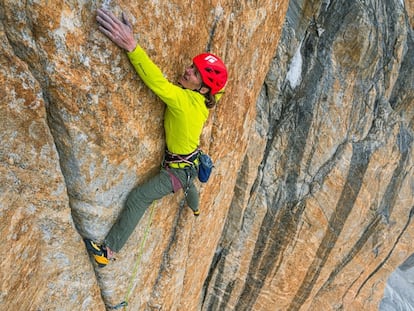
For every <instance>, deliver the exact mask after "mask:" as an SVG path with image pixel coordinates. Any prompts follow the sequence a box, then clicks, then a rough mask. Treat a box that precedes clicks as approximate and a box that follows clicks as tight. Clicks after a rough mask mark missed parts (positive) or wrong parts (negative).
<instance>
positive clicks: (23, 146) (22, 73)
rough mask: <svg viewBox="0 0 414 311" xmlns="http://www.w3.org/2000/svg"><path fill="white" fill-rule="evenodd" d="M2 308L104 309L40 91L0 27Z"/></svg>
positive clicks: (0, 258)
mask: <svg viewBox="0 0 414 311" xmlns="http://www.w3.org/2000/svg"><path fill="white" fill-rule="evenodd" d="M0 41H1V42H2V43H1V45H0V64H1V69H0V97H1V105H0V120H1V122H0V124H1V125H0V126H1V131H0V133H1V134H0V137H1V148H0V177H1V178H0V217H1V224H0V237H1V238H0V242H1V243H0V244H1V248H2V251H1V255H0V284H1V289H0V309H1V310H81V309H82V310H97V309H99V308H101V310H102V309H103V308H104V305H103V303H102V299H101V298H100V291H99V288H98V286H97V284H96V281H95V275H94V272H93V268H92V265H91V264H90V262H89V260H88V257H87V254H86V251H85V249H84V246H83V242H82V240H81V238H80V236H79V235H78V234H77V232H76V230H75V227H74V225H73V222H72V218H71V215H70V208H69V200H68V196H67V192H66V191H67V189H66V186H65V182H64V179H63V175H62V173H61V171H60V167H59V159H58V154H57V152H56V148H55V145H54V143H53V138H52V135H51V134H50V131H49V127H48V125H47V123H46V110H45V103H44V100H43V96H42V89H41V88H40V86H39V83H38V82H37V81H36V79H35V78H34V77H33V75H32V74H31V72H30V70H29V69H28V67H27V65H26V64H25V63H24V62H22V61H21V60H20V59H19V58H18V57H16V56H15V55H14V53H13V50H12V48H11V47H10V45H8V43H7V37H6V36H5V33H4V29H3V25H2V24H0Z"/></svg>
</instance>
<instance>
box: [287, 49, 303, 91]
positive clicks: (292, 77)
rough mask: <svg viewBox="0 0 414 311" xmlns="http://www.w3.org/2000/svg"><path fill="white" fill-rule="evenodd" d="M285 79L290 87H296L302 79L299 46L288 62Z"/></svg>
mask: <svg viewBox="0 0 414 311" xmlns="http://www.w3.org/2000/svg"><path fill="white" fill-rule="evenodd" d="M286 79H287V80H288V81H289V83H290V85H291V87H292V88H296V87H297V86H298V85H299V84H300V82H301V81H302V54H300V46H299V47H298V49H297V50H296V53H295V55H294V56H293V58H292V60H291V62H290V65H289V71H288V73H287V75H286Z"/></svg>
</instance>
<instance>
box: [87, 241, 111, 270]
mask: <svg viewBox="0 0 414 311" xmlns="http://www.w3.org/2000/svg"><path fill="white" fill-rule="evenodd" d="M83 241H84V242H85V245H86V249H87V250H88V251H89V252H91V253H92V255H93V258H94V259H95V262H96V263H97V264H98V266H99V267H100V268H103V267H105V266H106V265H107V264H108V263H109V259H108V257H107V254H106V251H105V250H104V249H102V247H101V246H99V245H98V244H96V243H95V242H94V241H92V240H90V239H84V240H83Z"/></svg>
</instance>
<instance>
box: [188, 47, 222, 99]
mask: <svg viewBox="0 0 414 311" xmlns="http://www.w3.org/2000/svg"><path fill="white" fill-rule="evenodd" d="M193 63H194V65H196V67H197V69H198V71H199V72H200V74H201V79H202V80H203V82H204V84H205V85H207V86H208V87H209V88H210V90H211V95H214V94H216V93H217V92H218V91H220V90H221V89H222V88H223V87H224V86H225V85H226V82H227V69H226V66H225V65H224V63H223V61H222V60H221V59H220V58H219V57H218V56H216V55H214V54H211V53H202V54H200V55H197V56H196V57H194V58H193Z"/></svg>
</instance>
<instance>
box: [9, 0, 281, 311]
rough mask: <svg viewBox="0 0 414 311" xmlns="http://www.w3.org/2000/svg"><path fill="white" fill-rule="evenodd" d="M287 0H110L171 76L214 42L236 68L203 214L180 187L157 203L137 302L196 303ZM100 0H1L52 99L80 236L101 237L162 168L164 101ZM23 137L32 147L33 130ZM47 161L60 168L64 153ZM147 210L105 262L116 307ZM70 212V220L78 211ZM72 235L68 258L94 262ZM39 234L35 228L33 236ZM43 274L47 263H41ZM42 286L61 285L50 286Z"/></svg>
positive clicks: (16, 47) (216, 126) (52, 122)
mask: <svg viewBox="0 0 414 311" xmlns="http://www.w3.org/2000/svg"><path fill="white" fill-rule="evenodd" d="M287 2H288V1H287V0H284V1H273V0H272V1H270V0H268V1H263V2H262V3H260V4H258V3H255V2H252V1H242V2H240V1H187V2H183V1H146V2H145V3H139V4H133V3H130V2H129V1H119V2H112V1H104V2H103V4H104V6H107V7H108V8H110V9H113V10H114V11H115V12H116V14H119V13H120V12H121V10H125V11H126V13H127V14H128V15H129V16H130V17H131V19H132V23H133V25H134V27H135V29H136V32H137V34H138V38H139V42H140V43H141V45H142V46H143V47H144V48H145V49H146V50H147V51H148V53H149V55H150V56H151V57H152V58H153V60H154V61H155V62H156V63H157V64H158V65H159V66H160V67H161V68H162V69H163V70H164V72H165V74H166V75H167V76H168V77H170V79H172V80H175V77H176V76H177V75H178V74H181V73H182V70H183V68H184V67H185V66H187V65H188V63H189V62H190V61H191V58H192V57H193V56H194V55H195V54H197V53H200V52H203V51H204V50H205V49H206V47H207V46H209V47H210V48H211V51H212V52H214V53H217V54H219V55H220V56H222V57H223V59H224V60H225V61H226V63H227V64H228V67H229V69H230V77H231V79H230V81H229V85H228V88H227V92H228V94H231V96H227V95H225V97H224V98H223V100H222V102H221V104H220V106H219V107H218V109H216V110H215V111H213V112H212V115H211V119H210V120H209V124H208V126H207V128H206V131H205V134H204V138H203V148H204V149H205V150H206V151H209V152H210V153H211V154H212V156H213V157H214V158H215V159H216V170H215V171H216V172H215V176H214V177H213V180H212V182H211V183H209V184H208V185H206V186H204V187H202V188H203V189H202V193H201V200H202V216H201V217H200V218H199V219H197V220H195V219H194V217H193V216H192V214H191V213H190V212H189V211H188V210H187V209H186V208H179V201H180V199H181V197H182V195H178V196H175V197H172V196H171V197H168V198H166V199H164V200H162V201H160V202H157V203H156V204H155V205H154V208H155V209H154V218H153V225H152V227H151V231H150V233H149V236H148V241H147V245H146V247H145V252H144V254H143V258H142V262H141V263H140V265H139V267H138V275H139V277H137V278H132V281H133V282H132V284H131V285H132V289H133V291H132V292H131V296H130V304H131V305H132V306H134V309H143V308H155V309H157V308H162V309H164V310H195V309H197V308H199V304H200V302H201V300H202V287H203V283H204V280H205V279H206V277H207V274H208V271H209V266H210V263H211V259H212V258H213V255H214V251H215V248H216V246H217V243H218V240H219V238H220V234H221V231H222V228H223V224H224V219H225V217H226V214H227V212H228V206H229V204H230V201H231V198H232V195H233V194H232V193H233V188H234V184H235V181H236V175H237V171H238V169H239V166H240V159H241V158H242V156H243V153H244V152H245V149H246V145H247V141H248V137H247V135H246V134H247V133H248V131H249V129H250V127H251V120H252V119H253V117H254V114H255V109H254V108H255V105H254V103H255V100H256V97H257V94H258V93H259V91H260V87H261V85H262V83H263V81H264V78H265V75H266V72H267V70H268V67H269V63H270V61H271V59H272V56H273V54H274V51H275V48H276V45H277V40H278V38H279V36H280V33H281V27H282V24H283V20H284V16H285V13H286V9H287ZM97 7H98V4H97V3H95V2H84V1H57V2H51V1H33V2H24V3H22V2H17V1H1V16H2V24H3V25H4V27H5V33H6V35H7V39H8V42H9V43H10V45H11V46H12V49H11V48H10V47H7V49H8V51H9V53H10V54H14V55H15V57H17V58H19V59H21V60H22V62H24V63H25V64H26V65H27V69H26V71H27V73H28V74H31V75H32V76H33V77H34V79H35V80H36V81H37V82H36V83H37V84H38V85H39V91H38V92H39V96H40V98H41V99H42V100H44V101H45V104H46V107H47V116H48V124H49V126H50V131H51V133H52V135H53V137H54V141H55V144H56V147H57V149H58V152H59V157H60V158H59V160H60V167H61V170H62V173H63V175H64V177H65V184H63V180H61V181H60V186H61V187H62V191H63V192H65V190H67V193H68V195H69V203H70V207H71V210H72V216H73V219H74V223H75V225H76V227H77V229H78V230H79V233H80V234H81V235H83V236H88V237H92V238H95V239H102V238H103V237H104V236H105V234H106V232H107V231H108V230H109V228H110V226H111V224H112V223H113V221H114V220H115V218H116V217H117V215H118V213H119V211H120V209H121V208H122V204H123V201H124V199H125V197H126V195H127V194H128V192H129V191H130V190H131V189H132V187H133V186H134V185H136V184H138V183H140V182H142V181H143V180H145V179H146V178H148V177H149V176H150V175H151V174H153V173H154V172H155V170H157V169H158V166H159V163H160V160H161V156H162V151H163V146H164V140H163V128H162V118H163V105H162V104H161V103H160V102H159V100H157V99H156V98H155V97H154V95H153V94H151V92H150V91H149V90H148V89H147V88H146V87H145V86H144V85H143V84H142V83H141V82H140V81H139V79H138V78H137V77H136V74H135V73H134V71H133V69H132V67H131V65H130V64H129V62H128V60H127V58H126V56H125V54H124V53H123V52H122V51H120V50H119V49H118V48H117V47H115V46H114V45H113V44H112V43H111V42H110V41H109V40H108V39H106V38H105V37H104V36H103V35H102V34H101V33H100V32H99V31H98V29H97V25H96V22H95V11H96V9H97ZM216 22H217V24H216V25H217V27H216V28H214V25H215V23H216ZM214 29H215V30H214ZM252 43H254V44H252ZM36 94H37V93H36ZM229 116H231V117H230V118H229ZM43 117H44V116H43ZM43 122H45V119H44V118H43ZM9 139H12V138H9ZM22 142H23V143H24V144H27V145H29V143H30V137H26V138H25V139H22ZM35 155H37V154H36V153H35ZM33 161H35V162H36V160H33ZM50 161H51V162H52V163H53V168H56V169H58V163H57V158H55V159H54V161H53V160H50ZM46 171H47V170H46ZM25 182H27V183H29V182H32V178H29V179H28V180H27V181H25ZM45 182H47V181H45ZM43 192H45V191H43ZM45 195H47V194H45ZM50 199H51V200H52V198H50ZM46 201H47V200H46ZM65 204H66V205H67V201H64V202H63V203H62V204H61V208H63V207H62V206H66V205H65ZM21 205H22V204H21ZM22 208H24V206H23V205H22ZM149 214H150V213H147V214H146V215H145V217H144V218H143V220H142V222H141V224H140V225H139V226H138V227H137V230H136V232H135V233H134V235H133V236H132V237H131V239H130V240H129V242H128V244H127V245H126V247H125V249H124V250H123V251H122V252H121V253H120V254H119V258H118V260H117V261H116V262H115V263H113V264H111V265H110V266H109V267H107V268H106V269H104V270H96V275H97V278H96V280H97V283H98V284H99V286H100V289H101V294H102V296H103V298H104V301H105V303H107V304H109V305H114V304H116V303H119V302H120V301H122V300H123V299H124V298H125V295H126V294H127V290H128V288H129V287H130V279H131V273H132V272H133V268H134V264H135V259H136V257H137V253H138V252H139V245H140V243H141V238H142V237H143V235H144V232H145V229H146V227H147V222H148V220H149ZM67 216H69V215H67ZM62 219H63V220H62V221H64V217H62ZM66 221H67V222H68V224H69V218H68V219H66ZM207 232H208V234H206V233H207ZM69 236H70V238H71V239H74V241H76V243H75V242H73V241H72V240H70V239H68V240H67V241H66V243H68V244H71V246H70V253H71V255H72V256H77V258H76V259H77V260H79V261H74V260H73V258H72V260H71V261H70V264H71V265H74V264H77V265H79V266H81V267H87V268H90V265H89V264H86V263H85V261H86V260H87V259H88V257H87V256H86V254H85V250H84V248H82V246H81V245H80V244H79V239H80V236H78V235H76V234H74V233H73V232H72V233H71V234H70V235H69ZM34 241H37V239H36V238H35V237H32V238H28V239H27V240H25V241H24V243H31V242H34ZM41 250H42V251H46V250H45V249H41ZM47 251H48V252H50V250H49V249H48V250H47ZM77 251H78V253H77ZM51 256H52V255H51ZM37 273H38V274H42V273H45V272H44V271H42V269H41V268H39V269H37ZM74 273H75V272H74ZM22 277H24V274H22ZM91 279H92V278H88V279H87V280H88V281H90V280H91ZM42 290H44V291H46V292H48V293H55V291H54V290H53V289H49V288H47V287H43V288H42ZM91 297H93V295H92V294H91ZM9 299H13V296H12V295H6V296H5V298H4V301H9ZM62 303H64V302H62ZM42 307H43V308H46V305H43V306H42ZM57 309H59V310H61V308H57ZM68 309H72V308H70V307H68Z"/></svg>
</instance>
